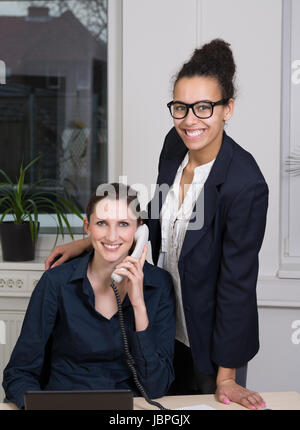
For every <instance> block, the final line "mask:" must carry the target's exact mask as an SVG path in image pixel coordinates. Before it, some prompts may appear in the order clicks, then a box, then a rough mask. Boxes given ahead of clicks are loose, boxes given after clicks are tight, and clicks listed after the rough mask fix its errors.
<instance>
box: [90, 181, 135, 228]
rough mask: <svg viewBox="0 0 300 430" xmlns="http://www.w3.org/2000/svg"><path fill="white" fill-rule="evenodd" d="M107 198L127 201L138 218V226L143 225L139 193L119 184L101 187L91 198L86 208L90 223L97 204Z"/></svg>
mask: <svg viewBox="0 0 300 430" xmlns="http://www.w3.org/2000/svg"><path fill="white" fill-rule="evenodd" d="M105 198H108V199H111V200H126V202H127V206H128V207H130V209H131V210H132V212H133V213H134V215H135V216H136V217H137V223H138V225H139V224H141V214H140V212H141V208H140V203H139V200H138V193H137V191H136V190H134V189H133V188H131V187H129V186H128V185H125V184H121V183H118V182H113V183H111V184H101V185H99V187H98V188H97V190H96V192H95V193H94V194H93V195H92V196H91V197H90V199H89V201H88V204H87V207H86V211H85V213H86V217H87V220H88V222H90V217H91V215H92V213H93V212H94V209H95V206H96V204H97V203H98V202H100V201H101V200H103V199H105Z"/></svg>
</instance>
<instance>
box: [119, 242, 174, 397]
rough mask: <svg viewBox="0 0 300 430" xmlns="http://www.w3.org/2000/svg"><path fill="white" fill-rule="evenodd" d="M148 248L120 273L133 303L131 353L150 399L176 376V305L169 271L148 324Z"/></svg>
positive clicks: (164, 278) (123, 264)
mask: <svg viewBox="0 0 300 430" xmlns="http://www.w3.org/2000/svg"><path fill="white" fill-rule="evenodd" d="M146 254H147V247H146V246H145V247H144V251H143V254H142V256H141V258H140V260H138V259H135V258H132V257H130V256H128V257H126V259H125V260H124V262H122V263H121V264H120V265H118V266H117V267H118V268H119V267H124V268H126V269H127V272H121V271H120V272H119V273H120V274H123V276H126V277H127V279H128V283H127V286H126V289H127V292H128V296H129V299H130V301H131V304H132V307H133V312H134V317H135V331H130V332H129V333H128V341H129V345H130V348H131V354H132V355H133V357H134V361H135V364H136V370H137V372H138V375H139V378H140V381H141V383H142V385H143V386H144V388H145V390H146V392H147V394H148V395H149V397H152V398H156V397H161V396H163V395H164V394H165V393H166V392H167V390H168V388H169V386H170V385H171V382H172V381H173V379H174V375H173V364H172V363H173V348H174V339H175V305H174V303H175V302H174V295H173V282H172V280H171V277H170V275H169V274H168V273H167V272H163V273H162V274H161V278H160V283H161V285H160V286H159V287H155V288H159V290H158V291H159V292H161V296H160V302H159V303H158V307H157V310H156V311H155V319H154V321H152V323H151V324H150V323H149V318H148V313H147V308H146V304H145V301H144V294H143V271H142V267H143V265H144V262H145V258H146Z"/></svg>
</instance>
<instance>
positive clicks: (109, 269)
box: [88, 252, 119, 289]
mask: <svg viewBox="0 0 300 430" xmlns="http://www.w3.org/2000/svg"><path fill="white" fill-rule="evenodd" d="M117 264H119V261H117V262H113V263H109V262H107V261H105V260H102V259H100V258H99V256H98V255H97V253H96V252H95V253H94V256H93V259H92V260H91V261H90V263H89V266H88V275H89V278H90V281H91V284H92V285H93V284H97V289H98V288H101V289H102V288H103V289H106V288H107V287H109V286H110V284H111V274H112V273H113V271H114V270H115V267H116V266H117ZM93 286H96V285H93Z"/></svg>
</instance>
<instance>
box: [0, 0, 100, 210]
mask: <svg viewBox="0 0 300 430" xmlns="http://www.w3.org/2000/svg"><path fill="white" fill-rule="evenodd" d="M7 3H10V5H9V8H8V7H7V8H6V4H7ZM32 4H34V6H33V5H32ZM13 6H14V8H15V9H13ZM106 7H107V5H106V0H105V1H104V0H91V1H79V0H77V1H75V0H70V1H51V2H50V1H40V2H39V1H34V2H28V1H27V2H26V1H18V2H1V3H0V57H1V58H0V59H1V60H3V61H4V62H5V65H6V84H5V85H0V144H1V161H0V168H2V169H4V170H5V171H6V172H7V173H8V174H9V176H11V177H15V176H17V174H18V170H19V166H20V164H21V162H22V161H24V163H27V162H28V161H29V160H31V159H32V158H34V156H36V155H37V154H40V153H42V154H43V155H44V157H43V158H42V160H41V161H40V162H39V165H37V166H36V167H35V170H32V171H31V176H30V180H31V181H35V180H38V179H39V178H43V177H49V178H53V179H58V180H60V181H61V183H62V184H63V186H64V187H65V188H66V189H67V190H68V192H69V193H70V194H71V195H72V196H73V197H74V199H76V201H77V202H78V203H79V204H80V205H81V207H82V208H83V209H84V208H85V205H86V202H87V199H88V196H89V195H90V194H91V192H92V191H94V190H95V189H96V187H97V186H98V185H99V184H100V183H103V182H106V181H107V43H106V22H107V16H106ZM95 8H98V9H95ZM96 10H98V13H101V22H100V20H98V24H97V21H96V20H95V17H96ZM21 11H22V12H21ZM20 13H21V14H20ZM99 16H100V15H99Z"/></svg>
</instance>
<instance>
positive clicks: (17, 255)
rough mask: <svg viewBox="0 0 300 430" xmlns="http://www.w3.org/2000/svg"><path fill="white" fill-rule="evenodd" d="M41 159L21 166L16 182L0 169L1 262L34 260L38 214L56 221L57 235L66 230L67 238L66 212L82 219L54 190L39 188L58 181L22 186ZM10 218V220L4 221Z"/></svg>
mask: <svg viewBox="0 0 300 430" xmlns="http://www.w3.org/2000/svg"><path fill="white" fill-rule="evenodd" d="M40 158H41V156H38V157H36V158H34V159H33V160H32V161H31V162H30V163H28V164H27V165H26V166H25V167H23V164H21V167H20V173H19V176H18V178H17V180H16V183H14V182H13V181H12V179H11V178H9V177H8V175H7V174H6V173H5V172H4V171H3V170H2V169H0V177H2V178H4V182H0V214H1V215H0V233H1V245H2V256H3V260H4V261H27V260H33V259H34V255H35V245H36V241H37V237H38V231H39V220H38V218H39V214H41V213H44V214H45V213H46V214H54V215H56V218H57V235H56V240H57V237H58V234H59V233H61V235H62V236H64V228H65V227H66V228H67V231H68V232H69V234H70V236H71V237H72V239H73V238H74V237H73V231H72V228H71V226H70V223H69V221H68V218H67V215H66V211H68V212H71V213H73V214H75V215H77V216H78V217H79V218H80V219H82V215H81V213H80V211H79V210H78V209H77V208H76V207H75V205H74V204H73V203H71V201H70V199H68V198H66V197H65V196H62V195H60V194H58V193H56V192H55V191H53V189H51V188H50V190H49V189H46V188H45V187H44V188H42V186H43V184H46V183H48V184H49V183H51V184H54V183H55V184H57V181H53V180H50V179H42V180H39V181H36V182H35V183H33V184H31V185H26V184H25V177H26V174H27V173H28V170H29V169H30V167H31V166H32V165H33V164H34V163H36V162H37V161H38V160H39V159H40ZM8 215H11V216H12V218H13V220H12V221H5V219H6V217H7V216H8Z"/></svg>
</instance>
